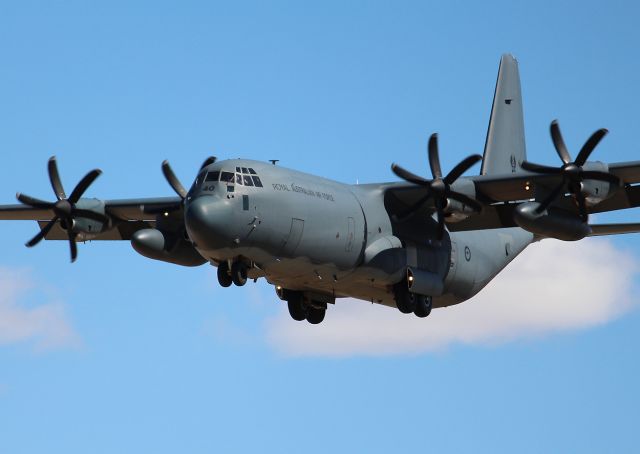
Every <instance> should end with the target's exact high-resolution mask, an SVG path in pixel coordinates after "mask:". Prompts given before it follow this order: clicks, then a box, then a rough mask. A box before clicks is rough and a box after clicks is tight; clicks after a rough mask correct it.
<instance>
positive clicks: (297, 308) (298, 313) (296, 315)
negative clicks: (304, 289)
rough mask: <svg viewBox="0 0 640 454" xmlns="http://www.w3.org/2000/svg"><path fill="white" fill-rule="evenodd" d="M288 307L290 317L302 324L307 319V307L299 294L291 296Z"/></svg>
mask: <svg viewBox="0 0 640 454" xmlns="http://www.w3.org/2000/svg"><path fill="white" fill-rule="evenodd" d="M287 306H288V307H289V315H291V318H292V319H294V320H296V321H298V322H301V321H302V320H304V319H305V318H307V307H306V306H305V304H304V300H303V299H302V295H300V294H297V293H293V294H291V295H290V296H289V299H288V300H287Z"/></svg>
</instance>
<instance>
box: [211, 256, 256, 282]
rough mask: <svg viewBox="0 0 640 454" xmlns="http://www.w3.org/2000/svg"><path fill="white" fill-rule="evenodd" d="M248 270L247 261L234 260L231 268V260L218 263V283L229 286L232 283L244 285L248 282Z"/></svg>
mask: <svg viewBox="0 0 640 454" xmlns="http://www.w3.org/2000/svg"><path fill="white" fill-rule="evenodd" d="M248 270H249V267H248V266H247V264H246V263H245V262H242V261H240V260H237V261H234V262H233V263H232V264H231V268H229V262H227V261H226V260H224V261H222V262H220V264H219V265H218V283H219V284H220V286H221V287H229V286H231V284H235V285H237V286H238V287H242V286H243V285H244V284H246V283H247V273H248Z"/></svg>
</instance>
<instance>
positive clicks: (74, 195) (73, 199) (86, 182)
mask: <svg viewBox="0 0 640 454" xmlns="http://www.w3.org/2000/svg"><path fill="white" fill-rule="evenodd" d="M101 174H102V170H100V169H93V170H92V171H91V172H89V173H88V174H86V175H85V176H84V177H83V178H82V180H80V183H78V184H77V185H76V187H75V188H73V191H72V192H71V195H70V196H69V198H68V199H67V200H68V201H69V202H70V203H71V204H72V205H75V204H76V203H77V202H78V200H80V197H82V194H84V192H85V191H86V190H87V188H88V187H89V186H91V184H92V183H93V182H94V181H95V180H96V178H98V177H99V176H100V175H101Z"/></svg>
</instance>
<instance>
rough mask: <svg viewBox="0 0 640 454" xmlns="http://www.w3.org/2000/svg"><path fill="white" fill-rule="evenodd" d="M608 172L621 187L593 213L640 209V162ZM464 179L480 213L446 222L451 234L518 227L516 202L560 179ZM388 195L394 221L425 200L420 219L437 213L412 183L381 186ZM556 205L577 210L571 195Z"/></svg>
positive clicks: (524, 174) (533, 176)
mask: <svg viewBox="0 0 640 454" xmlns="http://www.w3.org/2000/svg"><path fill="white" fill-rule="evenodd" d="M608 168H609V173H611V174H613V175H615V176H617V177H618V178H619V179H620V181H621V187H620V188H619V189H618V190H617V191H616V192H615V193H614V194H613V195H612V196H610V197H609V198H607V199H605V200H603V201H602V202H600V203H598V204H597V205H595V206H591V207H590V208H589V210H588V211H589V212H590V213H603V212H608V211H615V210H621V209H626V208H634V207H638V206H640V185H636V186H634V184H638V183H640V161H633V162H621V163H614V164H609V166H608ZM461 180H469V181H471V182H473V185H474V187H475V198H476V199H477V200H478V201H479V202H481V203H482V205H483V209H482V212H481V213H478V214H474V215H471V216H469V217H467V218H466V219H464V220H461V221H457V222H452V221H453V220H454V219H448V220H447V228H448V229H449V230H450V231H453V232H456V231H465V230H483V229H495V228H504V227H515V226H516V224H515V222H514V220H513V211H514V209H515V207H516V206H517V202H521V201H526V200H533V199H535V198H536V194H540V193H543V194H546V193H548V192H549V191H550V190H551V189H552V188H554V187H556V186H557V185H558V184H559V183H560V182H561V179H560V178H559V177H558V176H557V175H540V174H534V173H530V172H519V173H514V174H503V175H478V176H473V177H468V178H461ZM382 190H383V191H384V193H385V207H386V209H387V211H388V212H389V214H390V215H391V216H392V218H395V219H402V218H403V216H406V215H407V213H408V211H409V210H410V209H411V207H414V206H415V205H416V204H417V203H419V202H420V201H421V200H423V203H422V204H421V205H420V208H419V210H417V211H416V214H417V215H418V216H419V217H424V216H425V215H426V216H430V215H431V214H433V212H434V211H435V208H434V206H433V203H432V201H431V200H429V198H428V191H427V190H426V189H425V188H422V187H420V186H417V185H413V184H411V183H405V182H401V183H388V184H385V185H382ZM554 206H557V207H559V208H565V209H568V210H573V209H575V208H574V206H575V203H574V200H573V198H572V197H571V196H570V195H564V196H560V197H559V199H558V200H557V201H556V202H554Z"/></svg>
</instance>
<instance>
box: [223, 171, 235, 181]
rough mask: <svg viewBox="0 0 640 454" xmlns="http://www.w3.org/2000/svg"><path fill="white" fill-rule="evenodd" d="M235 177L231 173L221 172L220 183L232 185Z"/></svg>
mask: <svg viewBox="0 0 640 454" xmlns="http://www.w3.org/2000/svg"><path fill="white" fill-rule="evenodd" d="M235 178H236V176H235V174H234V173H233V172H222V174H220V181H226V182H228V183H233V182H234V180H235Z"/></svg>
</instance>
